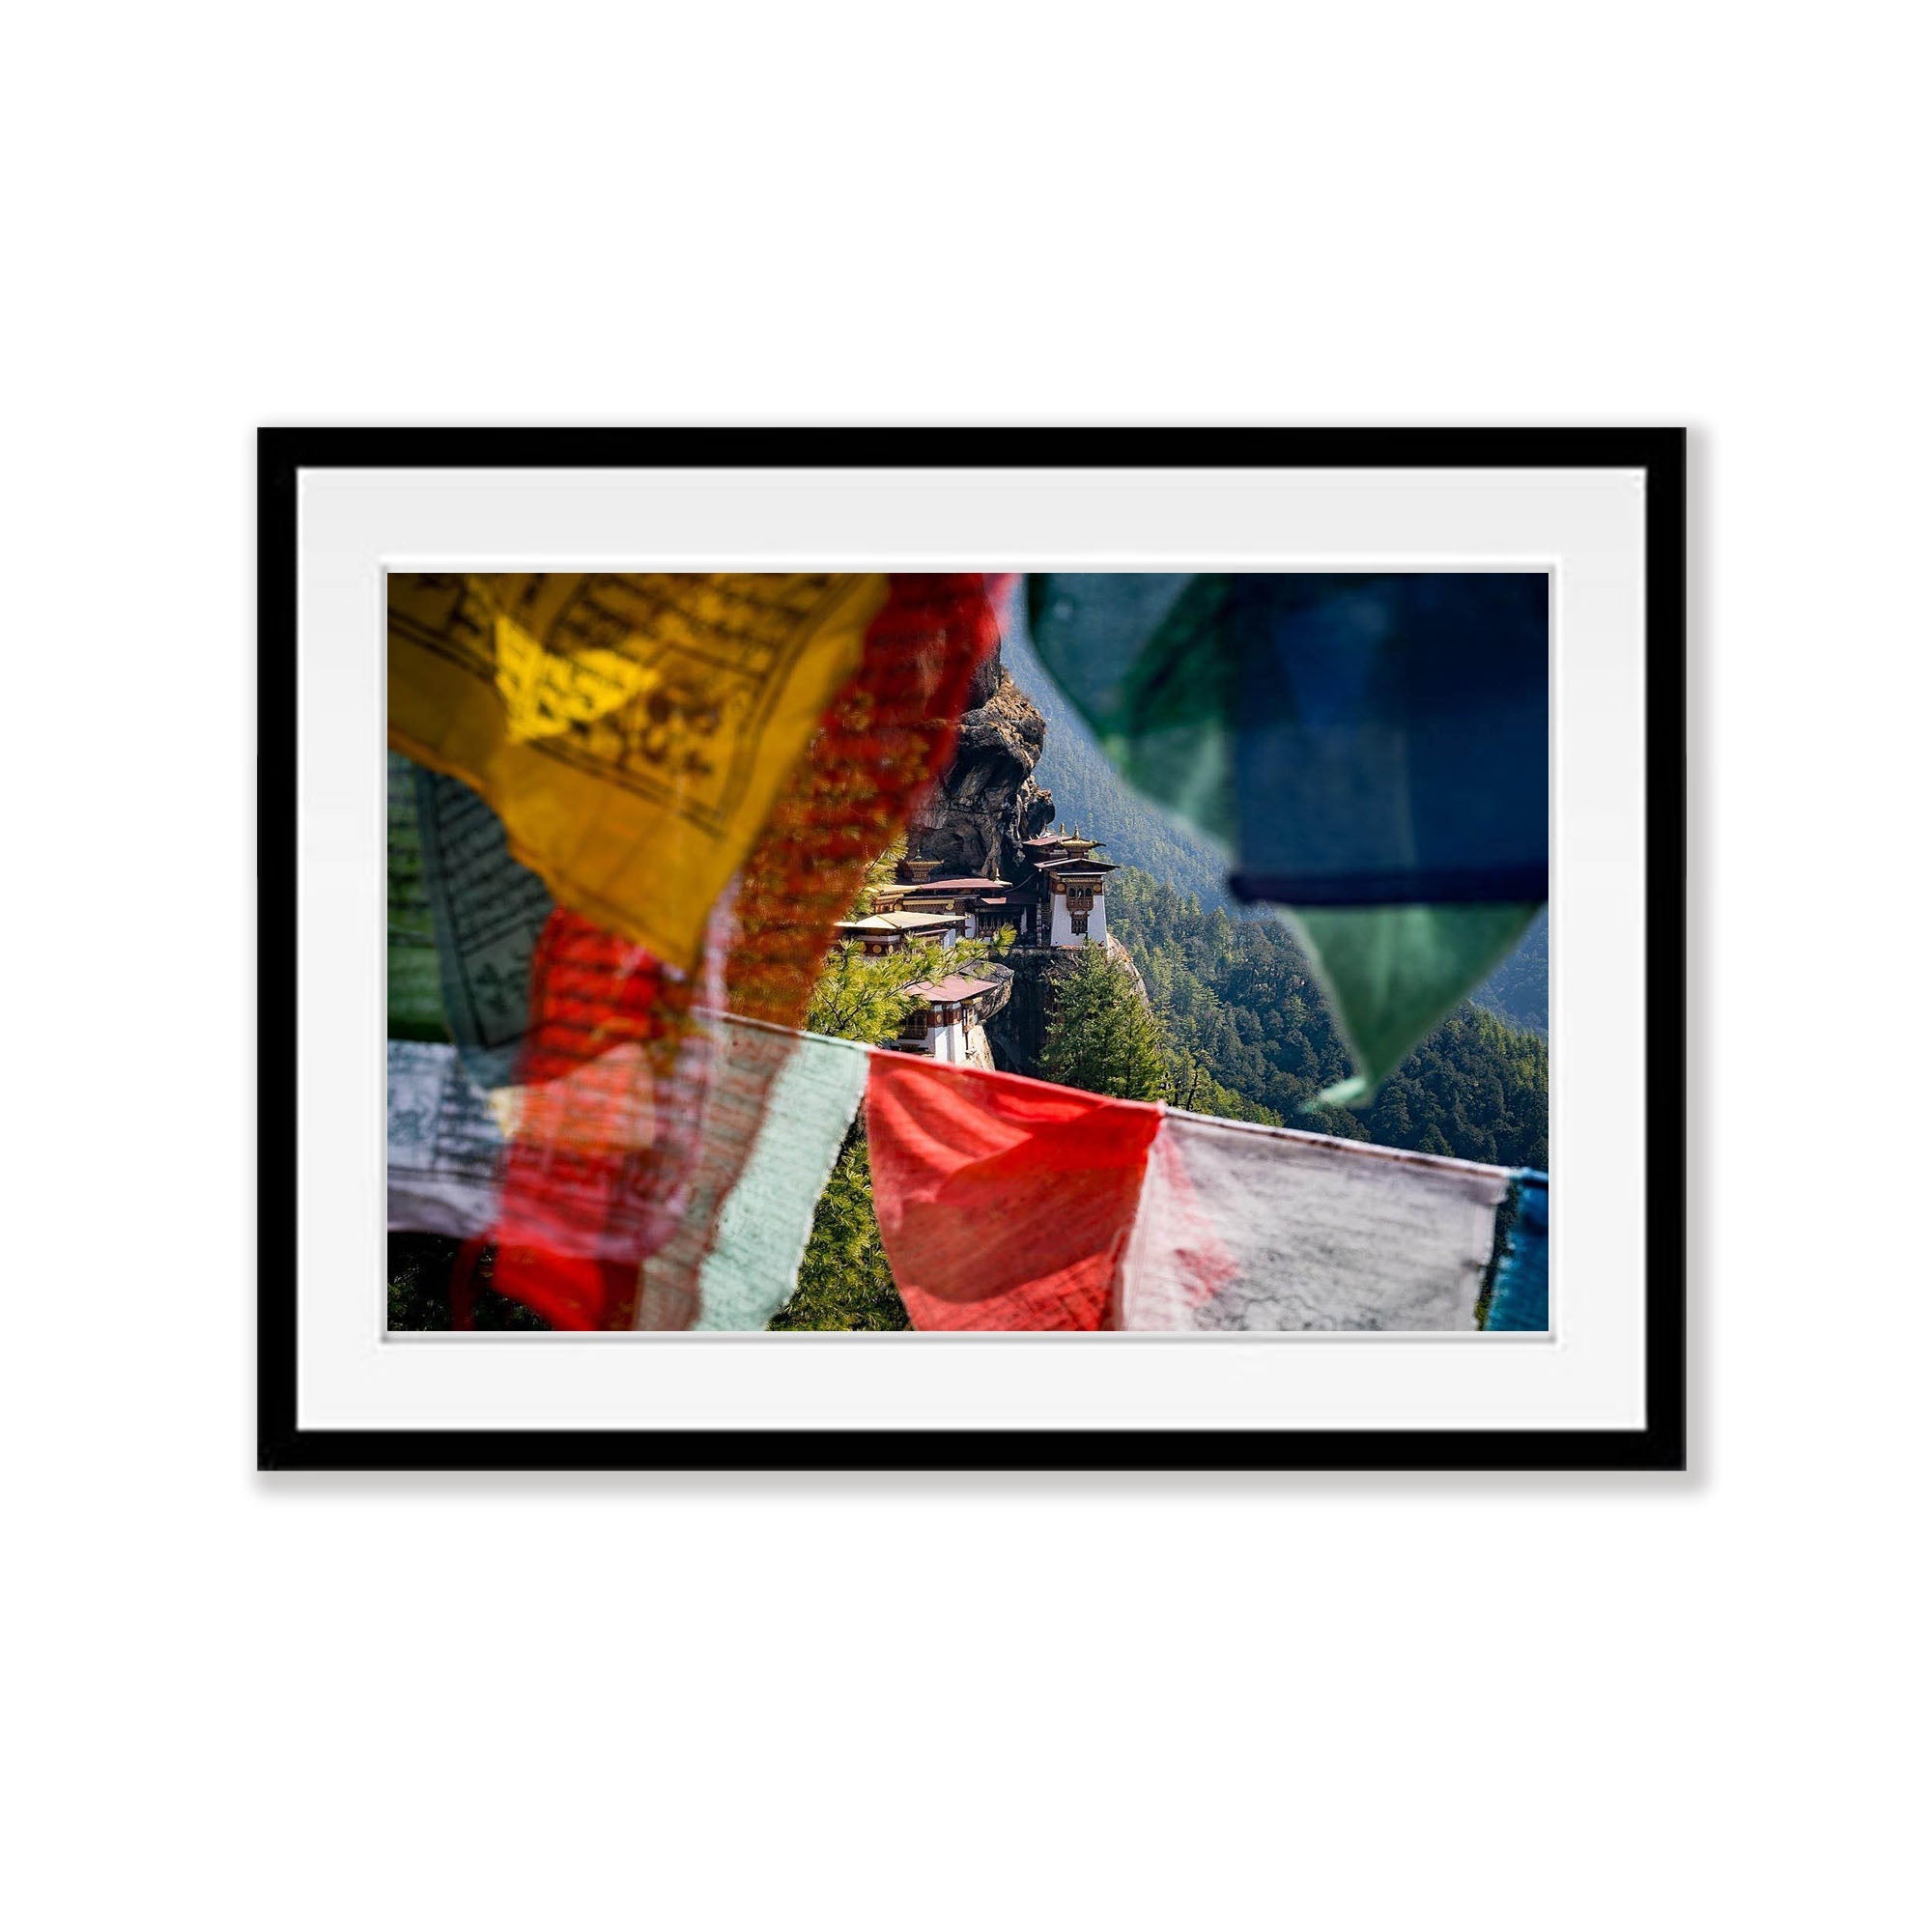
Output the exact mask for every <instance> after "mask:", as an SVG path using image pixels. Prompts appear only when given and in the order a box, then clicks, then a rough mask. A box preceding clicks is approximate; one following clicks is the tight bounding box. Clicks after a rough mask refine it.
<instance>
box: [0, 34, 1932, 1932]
mask: <svg viewBox="0 0 1932 1932" xmlns="http://www.w3.org/2000/svg"><path fill="white" fill-rule="evenodd" d="M1923 33H1924V19H1923V14H1922V13H1917V12H1915V11H1914V10H1908V9H1905V8H1902V7H1892V6H1882V5H1870V4H1858V0H1848V4H1845V5H1842V6H1839V7H1836V8H1833V9H1832V10H1830V11H1829V12H1826V13H1822V14H1820V13H1817V12H1815V11H1812V10H1802V11H1801V10H1796V9H1792V10H1766V9H1759V10H1747V9H1743V8H1735V7H1721V6H1697V5H1686V4H1684V0H1671V4H1667V5H1652V4H1641V3H1640V0H1627V4H1624V5H1621V6H1618V7H1615V8H1587V9H1585V8H1573V9H1564V10H1552V9H1550V8H1548V7H1547V6H1543V5H1534V4H1530V5H1520V6H1501V5H1480V4H1472V5H1467V6H1459V7H1453V8H1450V7H1440V6H1427V5H1418V6H1413V7H1391V6H1380V7H1369V6H1364V7H1356V8H1342V7H1324V8H1321V9H1315V10H1300V9H1280V10H1261V9H1250V8H1246V7H1235V6H1227V5H1218V4H1212V0H1209V4H1204V5H1197V6H1193V7H1190V8H1186V9H1182V10H1173V9H1161V10H1132V9H1127V10H1122V9H1120V8H1105V9H1101V8H1077V9H1076V8H1056V7H1042V6H1041V5H1039V4H1038V0H1030V4H1026V5H1010V4H992V5H988V6H984V7H981V8H977V9H974V10H972V11H971V12H970V13H960V12H958V11H956V10H949V11H947V12H945V13H943V14H942V13H927V12H926V11H924V10H914V9H909V8H906V7H904V6H901V5H883V4H882V5H877V6H871V7H838V6H833V7H830V8H816V7H814V8H788V9H773V10H770V11H769V12H766V11H763V10H758V9H753V8H747V7H734V6H724V5H720V6H714V7H710V8H704V9H699V8H686V9H678V10H675V12H669V11H664V10H642V9H633V8H617V7H609V8H603V7H586V6H582V5H577V4H571V0H561V4H558V5H555V6H552V7H548V8H545V9H542V10H540V11H538V12H536V13H532V12H531V11H530V10H529V9H527V8H525V7H515V8H512V7H505V6H497V5H488V4H484V5H476V4H472V5H469V6H466V7H461V8H457V7H424V6H402V7H399V6H397V5H395V4H393V0H388V4H384V5H381V6H375V5H368V4H344V5H341V6H337V7H334V8H330V9H327V10H314V9H309V10H300V11H298V10H293V9H285V10H276V11H264V10H258V9H254V8H242V7H210V6H195V5H187V6H184V7H179V8H171V9H154V8H133V7H127V6H118V7H117V6H107V7H102V8H98V9H91V10H86V11H84V12H83V11H81V10H59V9H52V8H44V9H38V10H34V11H32V12H30V13H28V14H24V15H22V16H21V17H20V18H18V19H16V20H15V21H14V25H13V26H12V28H11V30H10V33H9V36H8V66H9V71H10V80H11V86H10V89H9V107H8V111H7V114H6V115H5V116H4V117H0V156H4V159H5V162H6V179H7V183H8V188H7V193H6V196H5V200H4V203H0V208H4V213H0V220H4V224H5V235H6V245H5V252H4V255H0V260H4V262H5V264H6V268H7V270H8V271H9V272H8V283H9V294H8V298H7V300H6V302H5V304H4V308H0V318H4V319H0V331H4V333H5V336H6V337H7V348H6V353H5V356H4V360H0V369H4V372H5V373H4V377H0V380H4V382H5V384H6V392H7V394H6V407H5V412H4V418H0V420H4V440H0V452H4V454H3V455H0V491H4V494H5V504H4V509H5V517H4V525H0V527H4V529H5V531H6V534H7V539H8V541H7V552H8V559H9V569H8V575H7V583H8V589H9V598H8V604H7V618H8V644H9V668H8V675H7V681H6V686H5V690H6V709H5V712H4V716H5V718H6V721H7V724H8V725H9V726H10V727H11V728H10V729H9V731H8V734H7V753H6V756H5V758H4V759H0V781H4V784H5V788H6V789H5V800H6V806H7V823H8V827H9V832H10V849H9V861H10V865H9V871H10V882H11V886H12V892H11V895H10V907H11V913H12V917H11V918H10V920H9V922H8V945H7V947H6V960H5V966H4V968H0V971H4V974H5V978H6V982H7V985H8V989H9V994H10V1000H11V1008H10V1010H11V1016H12V1020H13V1025H12V1027H11V1029H10V1036H9V1037H10V1048H11V1050H10V1052H9V1054H8V1056H7V1070H8V1072H7V1082H6V1089H7V1094H8V1097H9V1100H10V1102H11V1104H10V1105H9V1107H8V1108H7V1111H6V1127H5V1135H6V1141H7V1144H8V1148H9V1151H10V1154H11V1159H10V1160H9V1163H8V1170H7V1181H8V1185H7V1188H6V1191H5V1192H6V1199H7V1201H8V1204H9V1208H10V1212H9V1215H8V1221H7V1238H6V1241H5V1246H4V1250H0V1252H4V1254H5V1258H6V1261H5V1267H4V1272H3V1273H0V1278H4V1280H5V1283H6V1286H7V1288H8V1290H9V1291H10V1297H9V1298H10V1318H9V1321H8V1323H7V1333H6V1345H5V1350H4V1354H0V1362H4V1376H5V1389H6V1399H5V1401H4V1403H0V1427H4V1430H5V1432H6V1446H7V1450H8V1455H7V1459H6V1471H7V1474H6V1480H7V1484H8V1489H9V1492H10V1500H9V1504H8V1508H7V1513H6V1517H5V1523H6V1534H5V1560H6V1569H7V1571H8V1574H9V1577H10V1581H9V1583H8V1586H7V1588H6V1590H5V1592H4V1595H0V1618H4V1619H5V1620H6V1623H7V1624H8V1626H9V1627H10V1628H9V1630H8V1631H7V1633H6V1634H5V1644H6V1652H5V1654H6V1657H7V1660H8V1664H9V1667H10V1677H11V1689H10V1694H9V1699H8V1705H9V1712H8V1717H7V1719H6V1724H5V1735H6V1743H7V1758H8V1759H9V1760H10V1762H11V1767H12V1776H13V1777H14V1779H15V1783H14V1791H13V1793H12V1795H11V1797H10V1798H9V1799H8V1801H7V1804H6V1807H5V1812H4V1815H5V1818H6V1821H7V1828H8V1833H9V1836H10V1837H11V1839H12V1849H11V1850H10V1851H9V1852H8V1854H7V1856H6V1858H5V1859H4V1861H0V1906H4V1907H5V1908H7V1914H8V1917H9V1918H12V1919H13V1921H14V1922H16V1923H18V1924H21V1925H27V1926H35V1927H39V1926H43V1925H68V1924H72V1925H85V1926H94V1925H102V1926H117V1927H119V1926H127V1925H135V1924H151V1923H168V1922H181V1923H191V1924H196V1925H201V1926H209V1927H227V1926H248V1927H255V1926H261V1925H269V1924H274V1925H288V1926H299V1927H306V1926H332V1925H346V1924H354V1925H357V1926H384V1927H386V1926H392V1925H393V1926H409V1927H421V1926H440V1925H452V1926H462V1927H464V1928H466V1932H470V1928H482V1927H494V1926H510V1925H517V1926H524V1925H536V1924H542V1925H545V1926H553V1925H554V1926H573V1927H574V1926H586V1925H589V1926H602V1925H620V1924H643V1923H648V1924H651V1925H654V1926H667V1927H682V1926H699V1925H703V1926H710V1925H722V1926H738V1925H746V1926H759V1927H762V1926H766V1925H770V1924H773V1923H783V1924H785V1925H788V1926H789V1925H816V1924H828V1925H838V1926H840V1927H848V1926H858V1925H867V1926H869V1925H880V1926H892V1927H895V1928H897V1927H904V1926H919V1927H922V1928H923V1927H933V1926H944V1927H950V1926H971V1927H976V1928H977V1927H982V1926H987V1925H1009V1924H1024V1925H1033V1924H1040V1925H1048V1924H1051V1925H1054V1926H1066V1925H1107V1926H1113V1925H1148V1926H1161V1927H1172V1926H1181V1925H1185V1926H1196V1925H1200V1926H1220V1925H1250V1924H1256V1925H1258V1924H1264V1923H1266V1924H1276V1923H1290V1922H1292V1923H1294V1924H1297V1925H1306V1926H1320V1927H1326V1926H1343V1925H1350V1926H1352V1925H1373V1926H1383V1925H1388V1926H1402V1927H1412V1926H1415V1925H1419V1924H1428V1925H1432V1926H1437V1925H1439V1926H1461V1925H1471V1926H1481V1927H1484V1928H1486V1932H1495V1928H1503V1927H1516V1926H1523V1927H1535V1928H1539V1932H1542V1928H1547V1927H1548V1926H1551V1925H1561V1926H1564V1927H1590V1926H1598V1925H1605V1926H1608V1925H1624V1924H1629V1923H1642V1924H1645V1925H1663V1926H1680V1925H1681V1926H1699V1927H1702V1926H1708V1925H1711V1924H1717V1923H1722V1924H1741V1925H1750V1926H1752V1927H1762V1926H1767V1925H1805V1926H1811V1925H1817V1924H1821V1923H1837V1924H1849V1925H1860V1926H1867V1925H1870V1926H1889V1925H1896V1924H1903V1923H1906V1922H1908V1920H1909V1919H1911V1918H1914V1917H1915V1916H1916V1915H1917V1914H1918V1912H1922V1910H1923V1904H1924V1896H1923V1892H1924V1888H1923V1871H1922V1859H1921V1858H1920V1857H1919V1856H1918V1853H1917V1850H1916V1842H1917V1840H1918V1838H1919V1837H1920V1835H1921V1834H1922V1829H1923V1817H1924V1791H1923V1783H1922V1766H1923V1763H1924V1738H1925V1718H1926V1715H1927V1714H1926V1708H1925V1694H1924V1693H1925V1690H1926V1685H1925V1678H1924V1672H1923V1669H1922V1664H1921V1662H1920V1659H1921V1658H1922V1656H1923V1645H1922V1636H1923V1624H1924V1613H1925V1602H1924V1597H1923V1593H1922V1590H1921V1589H1920V1588H1919V1587H1918V1586H1917V1585H1915V1584H1914V1583H1913V1581H1912V1578H1913V1577H1914V1576H1915V1575H1916V1574H1917V1572H1918V1559H1919V1558H1920V1557H1921V1555H1922V1548H1923V1543H1924V1531H1925V1502H1924V1495H1925V1492H1924V1488H1923V1480H1922V1479H1923V1473H1924V1457H1923V1442H1924V1435H1925V1432H1924V1421H1923V1418H1924V1416H1925V1414H1926V1407H1927V1398H1926V1394H1925V1390H1926V1385H1927V1379H1928V1360H1932V1357H1928V1350H1927V1340H1928V1337H1927V1317H1926V1305H1927V1298H1928V1288H1932V1282H1928V1274H1932V1269H1928V1265H1927V1259H1926V1252H1925V1246H1924V1241H1923V1237H1922V1236H1921V1235H1920V1233H1919V1224H1920V1222H1921V1221H1922V1214H1921V1213H1920V1212H1918V1211H1916V1208H1917V1204H1918V1202H1919V1201H1920V1200H1922V1197H1923V1187H1924V1179H1923V1177H1924V1173H1925V1155H1926V1153H1927V1151H1928V1150H1927V1146H1926V1127H1925V1122H1926V1119H1927V1114H1928V1110H1932V1100H1928V1092H1929V1091H1932V1088H1928V1080H1927V1074H1928V1066H1927V1054H1926V1050H1925V1046H1924V1027H1923V1022H1922V1011H1923V1008H1922V1002H1923V1001H1924V999H1925V998H1926V991H1927V976H1926V966H1925V961H1926V958H1927V944H1926V941H1927V930H1926V925H1927V922H1926V918H1925V912H1924V898H1925V888H1926V883H1927V881H1926V865H1925V834H1926V829H1927V828H1926V811H1925V804H1926V797H1925V779H1924V772H1925V769H1926V756H1927V753H1926V749H1925V747H1926V729H1927V726H1926V720H1927V716H1928V709H1932V707H1928V696H1932V693H1929V692H1928V675H1927V662H1928V653H1927V643H1928V636H1927V632H1928V623H1927V615H1926V600H1925V589H1924V585H1925V577H1926V561H1925V559H1926V555H1927V549H1926V546H1927V540H1928V539H1927V530H1928V517H1927V510H1928V501H1927V489H1926V477H1925V460H1924V453H1923V452H1924V448H1925V438H1926V432H1927V428H1928V385H1927V379H1926V355H1925V347H1926V327H1927V310H1926V302H1925V284H1924V279H1923V276H1924V261H1925V220H1924V201H1923V190H1924V185H1925V182H1926V179H1927V160H1928V156H1927V137H1926V121H1925V117H1924V112H1923V99H1922V79H1923V75H1924V72H1925V53H1926V48H1925V45H1924V44H1923V39H1922V36H1923ZM1137 420H1138V421H1150V422H1183V423H1184V422H1208V423H1242V422H1258V423H1295V422H1384V423H1401V422H1486V421H1493V422H1502V423H1544V422H1564V421H1587V422H1612V423H1614V422H1643V421H1654V420H1662V421H1687V422H1689V423H1690V424H1691V425H1692V426H1693V427H1694V429H1695V431H1696V433H1697V440H1696V443H1695V451H1694V462H1695V474H1694V481H1693V491H1692V508H1693V517H1694V543H1695V555H1696V559H1697V569H1696V582H1695V592H1694V611H1693V646H1694V653H1695V665H1694V668H1693V673H1692V696H1693V709H1694V732H1695V739H1694V744H1693V748H1692V753H1691V780H1692V786H1693V792H1694V803H1695V816H1696V848H1695V855H1694V867H1693V877H1692V905H1693V926H1694V938H1695V946H1696V955H1695V959H1694V962H1693V997H1694V1010H1693V1036H1694V1056H1695V1057H1694V1062H1693V1066H1692V1074H1691V1105H1692V1113H1693V1122H1694V1126H1695V1141H1696V1153H1695V1165H1694V1171H1693V1177H1692V1179H1693V1184H1694V1187H1695V1190H1696V1196H1697V1200H1698V1203H1699V1211H1698V1214H1697V1221H1696V1229H1695V1236H1694V1251H1693V1257H1692V1260H1693V1272H1694V1281H1695V1293H1696V1320H1695V1350H1694V1375H1695V1392H1696V1411H1695V1412H1696V1433H1695V1457H1696V1472H1695V1473H1694V1474H1693V1475H1692V1476H1690V1478H1689V1479H1685V1480H1642V1481H1639V1480H1634V1479H1633V1480H1605V1481H1577V1480H1574V1479H1560V1478H1548V1479H1540V1480H1531V1479H1523V1478H1517V1479H1508V1480H1504V1479H1497V1480H1478V1479H1471V1478H1457V1479H1449V1478H1443V1479H1436V1480H1430V1479H1425V1478H1415V1479H1366V1478H1365V1479H1341V1478H1335V1479H1328V1480H1315V1479H1307V1478H1302V1479H1294V1478H1279V1479H1268V1480H1262V1479H1255V1480H1248V1481H1220V1482H1207V1481H1180V1480H1165V1481H1161V1480H1143V1481H1137V1482H1125V1481H1115V1482H1108V1481H1101V1480H1074V1479H1070V1478H1060V1479H1033V1480H1013V1481H976V1480H971V1479H966V1478H959V1479H954V1480H950V1481H944V1482H933V1481H929V1480H904V1479H898V1478H895V1477H894V1476H893V1475H892V1474H891V1473H890V1472H885V1471H882V1472H880V1473H879V1474H878V1475H876V1476H873V1477H869V1478H866V1479H847V1480H841V1481H830V1480H803V1479H795V1480H781V1479H769V1480H758V1481H753V1480H744V1479H741V1480H722V1479H717V1480H713V1479H698V1478H692V1479H687V1480H684V1481H669V1480H663V1479H644V1478H637V1479H619V1478H609V1479H601V1480H595V1479H593V1480H574V1481H565V1480H561V1479H555V1480H524V1481H519V1480H514V1479H502V1480H496V1481H462V1480H454V1479H452V1480H436V1479H432V1478H427V1477H414V1478H397V1479H371V1480H364V1481H352V1480H346V1479H337V1480H324V1479H315V1480H306V1481H299V1480H281V1481H274V1482H270V1481H265V1480H263V1479H261V1478H259V1477H257V1476H255V1475H254V1474H253V1473H252V1472H251V1468H250V1463H251V1443H252V1415H251V1405H252V1320H251V1313H250V1308H251V1293H252V1260H251V1255H252V1226H251V1221H250V1208H249V1205H248V1204H249V1188H250V1170H251V1162H252V1158H253V1151H252V1148H253V1143H252V1135H253V1127H252V1114H251V1109H252V1079H253V1073H252V1058H251V1055H252V1048H251V1037H252V1027H253V1021H254V1010H253V993H252V951H251V947H252V941H251V933H250V918H251V908H250V897H249V895H250V890H251V885H250V881H251V868H252V833H251V810H252V805H251V771H250V757H251V735H252V705H253V674H252V669H251V651H252V607H251V596H252V561H251V556H252V542H253V522H252V518H253V508H252V498H251V494H250V493H251V488H252V448H251V432H252V429H253V427H254V425H255V424H256V423H257V422H260V421H272V422H293V421H313V422H325V423H327V422H360V421H372V422H415V421H420V422H434V423H442V422H472V421H499V422H580V421H584V422H602V421H614V422H644V423H649V422H671V421H675V422H705V421H733V422H751V423H756V422H866V423H879V422H902V421H909V422H921V421H935V422H971V423H981V422H984V423H999V422H1012V421H1027V422H1079V423H1087V422H1128V421H1137ZM280 858H281V855H279V854H272V855H270V863H280ZM263 998H264V1004H265V1008H266V1010H267V1012H268V1015H269V1020H270V1025H273V1024H275V1023H276V1019H277V1016H278V1015H279V1014H280V1013H281V1012H282V1011H283V1010H284V1009H285V1006H286V1000H287V994H286V989H285V988H283V987H280V986H277V985H275V984H273V983H272V982H271V983H270V984H269V985H267V986H266V987H265V988H264V992H263Z"/></svg>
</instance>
